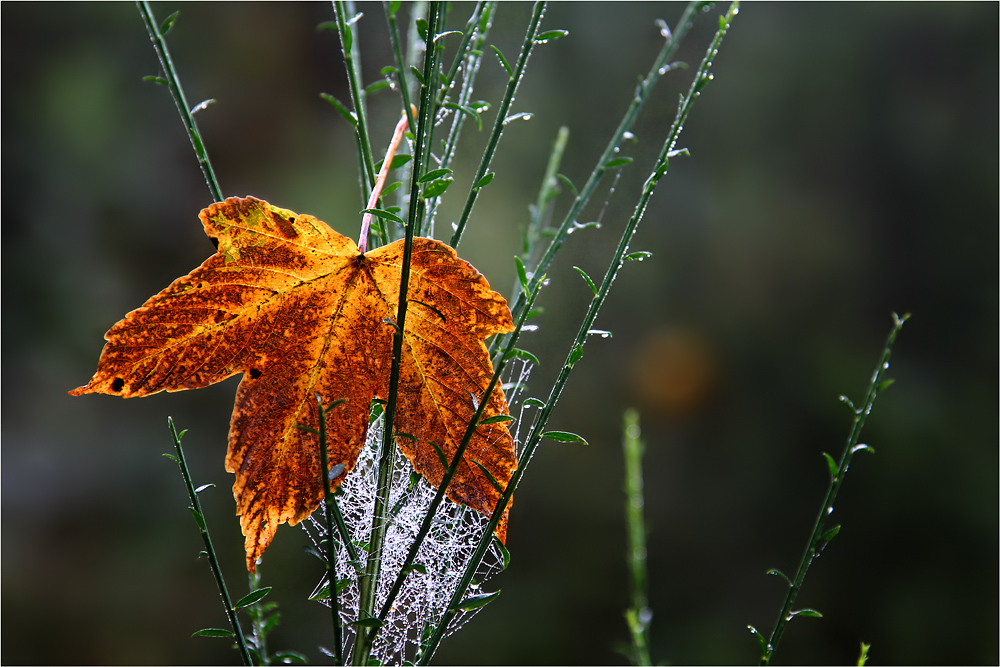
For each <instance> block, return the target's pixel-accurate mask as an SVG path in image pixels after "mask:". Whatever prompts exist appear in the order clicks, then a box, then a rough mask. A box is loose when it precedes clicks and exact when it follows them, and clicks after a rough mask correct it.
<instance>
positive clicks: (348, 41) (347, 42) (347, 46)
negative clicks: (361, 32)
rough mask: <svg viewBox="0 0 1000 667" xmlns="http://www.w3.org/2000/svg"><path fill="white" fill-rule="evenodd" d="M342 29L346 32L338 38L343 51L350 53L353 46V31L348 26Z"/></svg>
mask: <svg viewBox="0 0 1000 667" xmlns="http://www.w3.org/2000/svg"><path fill="white" fill-rule="evenodd" d="M344 27H345V28H347V30H345V31H344V32H342V33H341V34H340V38H341V39H342V40H343V42H344V51H350V50H351V46H353V45H354V31H352V30H351V26H350V25H345V26H344Z"/></svg>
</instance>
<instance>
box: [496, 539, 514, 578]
mask: <svg viewBox="0 0 1000 667" xmlns="http://www.w3.org/2000/svg"><path fill="white" fill-rule="evenodd" d="M493 546H495V547H496V548H497V550H498V551H499V552H500V557H501V558H502V559H503V567H501V568H500V570H501V571H503V570H506V569H507V566H508V565H510V552H509V551H507V547H506V546H504V543H503V542H501V541H500V538H498V537H497V536H496V535H494V536H493Z"/></svg>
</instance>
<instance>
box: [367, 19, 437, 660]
mask: <svg viewBox="0 0 1000 667" xmlns="http://www.w3.org/2000/svg"><path fill="white" fill-rule="evenodd" d="M440 5H441V3H439V2H432V3H431V4H430V9H429V11H428V15H427V42H426V47H427V48H426V51H425V52H424V82H425V85H424V86H422V87H421V99H420V109H419V114H418V118H417V129H416V134H415V137H414V147H413V169H412V171H411V174H410V200H411V201H412V202H415V204H414V205H411V206H410V209H409V211H408V216H407V224H406V237H405V241H404V244H403V264H402V267H401V269H400V281H399V306H398V310H397V314H396V322H395V334H394V335H393V342H392V367H391V369H390V373H389V392H388V396H387V397H386V407H385V412H384V413H383V415H384V416H383V420H384V421H383V432H382V448H381V454H380V458H379V473H378V487H377V488H376V495H375V504H374V510H373V517H372V532H371V538H370V540H369V547H368V564H367V567H366V568H365V574H364V576H362V577H361V578H360V581H359V620H362V619H365V618H370V617H371V616H372V612H373V611H374V607H375V591H376V588H377V587H378V580H379V572H380V570H381V559H382V545H383V542H384V539H385V528H386V521H385V516H384V513H385V508H386V507H387V506H388V498H389V490H390V489H389V487H390V478H391V475H392V460H393V454H394V453H395V449H396V447H395V441H394V437H393V421H394V417H395V414H396V398H397V395H398V391H399V368H400V362H401V359H402V354H403V332H404V331H405V330H406V329H405V327H406V308H407V293H408V289H409V278H410V261H411V257H412V254H413V231H414V228H415V227H416V223H417V221H418V220H419V219H420V217H419V216H420V215H421V214H422V213H423V211H422V210H421V209H422V208H423V200H422V199H419V196H420V189H419V188H420V183H419V180H420V177H421V175H422V172H423V171H424V170H425V168H426V162H427V153H429V147H428V146H427V145H426V141H425V137H426V135H427V130H428V128H429V127H430V124H431V122H432V120H433V119H432V117H431V113H432V110H433V104H432V99H431V87H430V86H429V85H426V83H428V82H430V81H431V75H432V72H433V69H434V63H435V62H436V59H435V57H434V56H435V49H434V41H433V40H434V35H436V34H437V27H438V20H439V17H440V14H441V6H440ZM373 636H374V633H373V632H372V633H369V631H368V630H367V629H366V628H365V627H364V626H363V625H359V626H358V632H357V638H356V639H355V642H354V651H353V654H352V657H351V661H352V662H353V663H354V664H356V665H364V664H367V663H368V656H369V655H370V653H371V646H372V643H371V638H372V637H373Z"/></svg>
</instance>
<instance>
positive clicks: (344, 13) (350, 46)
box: [333, 0, 388, 245]
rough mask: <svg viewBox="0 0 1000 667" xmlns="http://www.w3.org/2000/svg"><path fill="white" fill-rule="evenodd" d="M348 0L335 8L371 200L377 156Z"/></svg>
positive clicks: (379, 226)
mask: <svg viewBox="0 0 1000 667" xmlns="http://www.w3.org/2000/svg"><path fill="white" fill-rule="evenodd" d="M347 5H348V3H346V2H345V1H344V0H333V11H334V14H335V15H336V17H337V34H339V35H340V48H341V52H342V53H343V54H344V67H345V68H346V69H347V86H348V88H349V89H350V91H351V103H352V104H353V105H354V115H355V117H356V118H355V120H356V122H355V124H354V131H355V136H356V138H357V141H358V155H359V158H360V161H361V201H362V203H364V202H367V201H368V194H369V193H370V192H371V191H372V188H374V187H375V158H374V157H373V154H372V145H371V140H370V138H369V134H368V113H367V109H366V106H365V90H364V87H363V86H362V84H361V63H360V62H359V58H360V55H359V52H358V49H357V44H356V43H355V40H354V31H353V30H352V28H351V26H350V25H349V23H348V21H349V20H350V18H349V17H350V13H351V10H350V9H349V8H348V6H347ZM375 229H376V233H377V234H378V236H379V243H380V244H383V245H384V244H385V243H386V242H387V241H388V237H387V235H386V232H385V225H384V223H383V222H382V219H381V218H378V219H377V220H376V222H375Z"/></svg>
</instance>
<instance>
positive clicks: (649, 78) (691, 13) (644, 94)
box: [490, 0, 704, 354]
mask: <svg viewBox="0 0 1000 667" xmlns="http://www.w3.org/2000/svg"><path fill="white" fill-rule="evenodd" d="M703 4H704V3H702V2H698V1H697V0H692V1H691V2H689V3H688V5H687V7H686V8H685V9H684V13H683V14H682V15H681V18H680V20H679V21H678V22H677V25H676V27H675V28H674V31H673V32H672V33H671V34H670V35H669V36H667V39H666V41H665V42H664V43H663V47H662V48H661V49H660V53H659V55H657V57H656V60H655V61H654V62H653V66H652V67H651V68H650V70H649V73H648V74H647V75H646V78H644V79H643V80H642V81H641V82H640V83H639V85H638V86H637V87H636V90H635V96H634V97H633V98H632V102H631V104H630V105H629V107H628V109H627V110H626V111H625V115H624V116H623V117H622V119H621V122H619V123H618V128H617V129H616V130H615V132H614V134H613V135H612V136H611V140H610V141H609V142H608V145H607V146H606V147H605V149H604V152H603V153H602V154H601V157H600V158H598V160H597V165H596V166H595V167H594V170H593V171H592V172H591V173H590V177H589V178H588V179H587V182H586V183H585V184H584V186H583V189H581V190H580V192H579V194H578V195H577V197H576V200H575V201H574V202H573V205H572V206H571V207H570V210H569V212H567V213H566V217H565V218H564V219H563V222H562V224H561V225H560V226H559V229H558V230H557V231H556V233H555V236H554V237H553V238H552V240H551V241H550V242H549V247H548V248H547V249H546V250H545V254H543V255H542V258H541V259H540V260H539V262H538V265H537V266H536V267H535V268H534V270H533V274H534V275H533V276H532V278H531V281H532V283H534V282H537V281H538V279H539V276H540V275H541V274H543V273H545V272H547V271H548V269H549V265H550V264H552V260H553V259H555V256H556V253H557V252H558V251H559V248H560V247H561V246H562V244H563V241H565V240H566V237H567V236H568V235H569V233H570V231H571V230H572V229H573V226H574V225H575V224H576V221H577V218H578V217H579V216H580V213H581V212H582V211H583V209H584V207H585V206H586V205H587V203H588V202H589V201H590V197H591V195H593V193H594V191H595V190H596V189H597V185H598V183H599V182H600V180H601V177H602V176H603V175H604V172H605V171H606V170H607V168H606V167H605V165H607V164H608V162H610V161H611V160H613V159H615V157H617V154H618V151H619V147H620V145H621V143H622V142H623V141H624V140H625V136H626V134H627V133H628V132H629V131H630V130H631V129H632V126H633V125H634V124H635V121H636V118H638V116H639V112H640V111H641V110H642V107H643V106H644V105H645V103H646V100H648V99H649V97H650V93H651V92H652V90H653V88H654V87H655V86H656V83H657V82H658V81H659V80H660V77H661V76H662V75H664V74H666V73H667V72H668V71H669V70H670V69H672V67H673V66H672V65H671V64H669V63H670V61H671V60H672V59H673V58H674V56H675V55H676V53H677V50H678V48H680V45H681V42H682V41H683V40H684V37H685V36H686V35H687V33H688V30H689V29H690V27H691V24H692V23H693V22H694V18H695V16H697V14H698V13H699V12H700V8H701V7H702V6H703ZM522 308H524V293H523V292H522V293H521V294H520V295H519V296H518V299H517V301H516V302H515V303H514V307H513V308H511V313H513V315H514V317H517V316H518V314H519V313H520V312H521V309H522ZM500 344H501V341H500V340H499V338H498V339H495V340H494V341H493V345H494V346H499V345H500ZM494 351H495V349H493V348H491V349H490V353H491V354H492V353H493V352H494Z"/></svg>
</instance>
